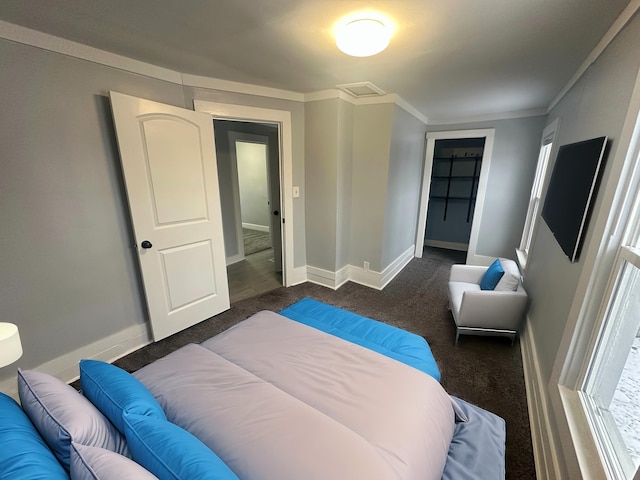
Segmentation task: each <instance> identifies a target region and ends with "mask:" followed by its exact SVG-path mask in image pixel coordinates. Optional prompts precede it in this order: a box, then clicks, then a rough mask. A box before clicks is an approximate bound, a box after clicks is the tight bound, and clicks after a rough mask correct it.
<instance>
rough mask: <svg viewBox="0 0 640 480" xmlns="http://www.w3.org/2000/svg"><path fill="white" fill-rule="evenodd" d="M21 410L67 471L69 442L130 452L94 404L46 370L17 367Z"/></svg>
mask: <svg viewBox="0 0 640 480" xmlns="http://www.w3.org/2000/svg"><path fill="white" fill-rule="evenodd" d="M18 393H19V395H20V403H21V404H22V409H23V410H24V412H25V413H26V414H27V416H28V417H29V419H30V420H31V422H32V423H33V424H34V426H35V427H36V429H37V430H38V432H40V435H41V436H42V438H43V439H44V441H45V442H46V443H47V445H49V448H50V449H51V450H52V451H53V453H54V455H55V456H56V457H57V458H58V461H59V462H60V463H61V464H62V466H63V467H64V468H65V469H66V470H67V471H69V463H70V460H69V457H70V453H71V452H70V451H71V442H76V443H81V444H83V445H89V446H95V447H101V448H106V449H108V450H112V451H114V452H118V453H120V454H123V455H129V449H128V448H127V443H126V440H125V439H124V437H123V436H122V435H121V434H120V432H118V430H116V428H115V427H114V426H113V425H112V424H111V422H109V420H107V418H106V417H105V416H104V415H102V413H100V410H98V409H97V408H96V407H95V406H93V404H92V403H91V402H90V401H89V400H87V399H86V398H85V397H83V396H82V395H81V394H80V393H78V392H77V391H76V390H75V389H74V388H73V387H72V386H70V385H67V384H66V383H64V382H63V381H62V380H59V379H57V378H55V377H52V376H51V375H47V374H46V373H42V372H37V371H35V370H21V369H18Z"/></svg>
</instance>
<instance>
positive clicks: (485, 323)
mask: <svg viewBox="0 0 640 480" xmlns="http://www.w3.org/2000/svg"><path fill="white" fill-rule="evenodd" d="M500 263H501V264H502V268H503V269H504V271H505V273H504V276H503V278H502V279H501V280H500V282H499V283H498V285H497V286H496V289H495V290H481V289H480V282H481V280H482V277H483V276H484V274H485V272H486V270H487V267H482V266H476V265H453V266H452V267H451V273H450V275H449V307H450V308H451V313H452V314H453V319H454V321H455V323H456V344H457V343H458V337H459V336H460V334H467V335H504V336H507V337H509V338H511V342H512V343H513V341H514V340H515V337H516V334H517V332H518V328H519V327H520V323H521V321H522V318H523V316H524V312H525V310H526V308H527V292H526V291H525V290H524V288H523V287H522V281H521V277H520V271H519V269H518V265H517V264H516V263H515V262H514V261H513V260H509V259H503V258H501V259H500Z"/></svg>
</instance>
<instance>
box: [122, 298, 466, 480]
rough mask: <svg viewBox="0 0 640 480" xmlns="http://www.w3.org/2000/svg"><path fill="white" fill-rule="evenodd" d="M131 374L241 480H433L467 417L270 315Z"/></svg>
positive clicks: (384, 367)
mask: <svg viewBox="0 0 640 480" xmlns="http://www.w3.org/2000/svg"><path fill="white" fill-rule="evenodd" d="M135 376H136V377H137V378H138V379H139V380H141V381H142V383H144V384H145V385H146V386H147V388H148V389H149V390H150V391H151V392H152V393H153V395H154V396H155V397H156V398H157V399H158V401H159V403H160V405H161V406H162V407H163V409H164V410H165V413H166V415H167V418H168V419H169V420H170V421H172V422H173V423H176V424H177V425H179V426H181V427H182V428H185V429H186V430H188V431H190V432H191V433H193V434H194V435H195V436H196V437H198V438H199V439H200V440H201V441H203V442H204V443H205V444H206V445H207V446H208V447H209V448H211V449H212V450H213V451H214V452H215V453H216V454H217V455H218V456H219V457H220V458H222V460H223V461H225V463H226V464H227V465H228V466H229V467H230V468H231V469H232V470H233V471H234V472H235V473H236V474H237V475H238V476H239V477H240V478H241V479H243V480H244V479H251V480H253V479H256V480H258V479H274V480H275V479H278V480H283V479H298V478H304V479H311V480H313V479H318V480H319V479H332V480H340V479H345V480H347V479H348V480H353V479H368V480H376V479H381V480H382V479H388V480H392V479H403V480H429V479H433V480H437V479H440V478H441V477H442V475H443V472H444V469H445V464H446V463H447V462H448V458H449V447H450V444H451V441H452V438H453V435H454V431H455V428H456V415H457V413H456V412H458V418H462V417H464V414H463V413H462V412H461V411H460V409H459V405H458V404H457V403H456V402H455V401H454V400H453V399H452V398H451V397H449V395H447V393H446V392H445V391H444V389H443V388H442V387H441V385H440V384H439V383H438V382H437V381H436V380H435V379H434V378H433V377H432V376H430V375H425V374H424V372H422V371H419V370H418V369H416V368H414V367H411V366H409V365H406V364H405V363H402V362H399V361H397V360H395V359H393V358H390V357H388V356H386V355H381V354H380V353H378V352H376V351H372V350H371V349H369V348H366V347H364V346H362V345H358V344H356V343H353V342H351V341H347V340H345V339H344V338H340V337H339V336H336V335H332V334H329V333H327V332H325V331H322V330H320V329H317V328H313V327H310V326H309V325H306V324H304V323H301V322H298V321H293V320H291V319H289V318H286V317H285V316H282V315H279V314H276V313H274V312H269V311H263V312H259V313H257V314H255V315H253V316H252V317H250V318H249V319H247V320H245V321H243V322H241V323H239V324H237V325H236V326H234V327H232V328H230V329H229V330H227V331H226V332H223V333H221V334H219V335H217V336H215V337H213V338H211V339H210V340H208V341H206V342H204V343H202V344H201V345H195V344H191V345H187V346H185V347H183V348H181V349H179V350H177V351H175V352H173V353H171V354H169V355H168V356H166V357H164V358H162V359H160V360H157V361H156V362H154V363H152V364H150V365H148V366H146V367H144V368H142V369H141V370H139V371H138V372H136V373H135Z"/></svg>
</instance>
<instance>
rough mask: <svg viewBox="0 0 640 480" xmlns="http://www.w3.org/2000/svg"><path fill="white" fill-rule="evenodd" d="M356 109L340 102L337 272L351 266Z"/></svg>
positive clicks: (347, 103) (349, 104)
mask: <svg viewBox="0 0 640 480" xmlns="http://www.w3.org/2000/svg"><path fill="white" fill-rule="evenodd" d="M354 109H355V107H354V106H353V105H352V104H351V103H349V102H345V101H344V100H338V158H337V168H338V171H337V188H338V192H337V202H336V264H335V270H336V271H338V270H340V269H341V268H342V267H344V266H346V265H348V264H349V248H350V245H351V202H352V201H353V196H352V182H353V155H352V152H353V113H354Z"/></svg>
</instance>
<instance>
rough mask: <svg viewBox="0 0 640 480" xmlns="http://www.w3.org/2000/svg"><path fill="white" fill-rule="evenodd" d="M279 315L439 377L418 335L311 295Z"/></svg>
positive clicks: (430, 354) (434, 364)
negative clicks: (329, 303)
mask: <svg viewBox="0 0 640 480" xmlns="http://www.w3.org/2000/svg"><path fill="white" fill-rule="evenodd" d="M280 315H283V316H285V317H287V318H290V319H291V320H295V321H297V322H300V323H304V324H305V325H309V326H311V327H314V328H317V329H318V330H322V331H323V332H327V333H330V334H332V335H335V336H336V337H340V338H343V339H345V340H348V341H350V342H352V343H355V344H358V345H361V346H363V347H367V348H368V349H370V350H373V351H375V352H378V353H381V354H383V355H386V356H387V357H390V358H393V359H395V360H398V361H400V362H402V363H405V364H407V365H410V366H412V367H414V368H417V369H418V370H420V371H422V372H424V373H426V374H427V375H431V376H432V377H433V378H435V379H436V380H437V381H440V370H439V369H438V365H436V361H435V359H434V358H433V355H432V353H431V349H430V348H429V344H428V343H427V342H426V340H425V339H424V338H422V337H421V336H419V335H416V334H414V333H411V332H407V331H406V330H402V329H400V328H397V327H393V326H391V325H387V324H386V323H382V322H378V321H376V320H372V319H370V318H366V317H363V316H361V315H357V314H355V313H352V312H348V311H346V310H343V309H341V308H338V307H334V306H332V305H327V304H326V303H322V302H319V301H317V300H313V299H311V298H305V299H302V300H300V301H299V302H297V303H294V304H293V305H291V306H289V307H287V308H285V309H284V310H282V311H281V312H280Z"/></svg>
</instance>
